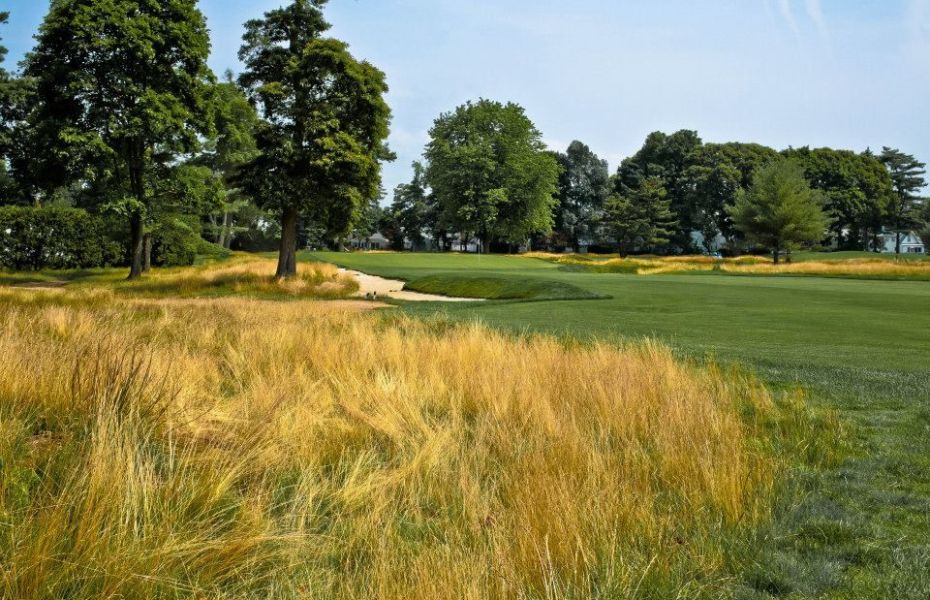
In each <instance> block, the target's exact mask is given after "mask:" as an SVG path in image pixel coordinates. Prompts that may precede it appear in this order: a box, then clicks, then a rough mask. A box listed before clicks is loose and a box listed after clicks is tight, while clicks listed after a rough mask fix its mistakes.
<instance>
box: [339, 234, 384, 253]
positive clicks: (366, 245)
mask: <svg viewBox="0 0 930 600" xmlns="http://www.w3.org/2000/svg"><path fill="white" fill-rule="evenodd" d="M349 247H350V248H352V249H353V250H389V249H390V248H391V240H389V239H387V238H386V237H384V235H382V234H381V232H377V233H373V234H372V235H370V236H368V237H364V238H363V237H353V238H352V239H350V240H349Z"/></svg>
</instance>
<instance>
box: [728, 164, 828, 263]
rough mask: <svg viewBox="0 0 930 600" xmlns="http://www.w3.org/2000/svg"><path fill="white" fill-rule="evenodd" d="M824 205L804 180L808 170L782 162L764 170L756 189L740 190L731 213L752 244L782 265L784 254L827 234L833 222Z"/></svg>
mask: <svg viewBox="0 0 930 600" xmlns="http://www.w3.org/2000/svg"><path fill="white" fill-rule="evenodd" d="M822 202H823V201H822V198H821V195H820V193H819V192H816V191H814V190H812V189H811V187H810V184H808V182H807V180H806V179H805V178H804V170H803V169H802V168H801V167H800V166H799V165H797V164H796V163H794V162H792V161H790V160H787V159H781V160H778V161H775V162H773V163H771V164H769V165H768V166H766V167H763V168H762V169H760V170H759V171H758V172H757V173H756V175H755V177H754V178H753V183H752V187H750V188H749V189H748V190H742V191H740V193H739V194H738V196H737V200H736V203H735V204H734V205H733V206H730V207H728V212H729V213H730V216H731V218H732V219H733V223H734V225H735V226H736V228H737V229H738V230H739V231H741V232H742V233H743V234H744V235H745V236H746V238H747V239H748V240H749V241H750V242H752V243H755V244H759V245H761V246H764V247H765V248H767V249H769V250H771V251H772V254H773V256H774V261H775V264H778V263H779V261H780V259H781V253H782V252H783V251H786V250H792V249H794V248H795V247H796V246H797V245H800V244H810V243H815V242H818V241H820V240H821V239H823V237H824V235H826V232H827V227H828V225H829V221H828V219H827V217H826V215H825V214H824V212H823V209H822Z"/></svg>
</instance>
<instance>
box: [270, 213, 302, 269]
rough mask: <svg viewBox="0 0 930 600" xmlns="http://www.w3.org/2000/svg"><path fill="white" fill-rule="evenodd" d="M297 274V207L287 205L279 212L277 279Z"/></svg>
mask: <svg viewBox="0 0 930 600" xmlns="http://www.w3.org/2000/svg"><path fill="white" fill-rule="evenodd" d="M296 276H297V209H296V208H292V207H288V208H285V209H284V211H283V212H282V213H281V250H280V252H279V253H278V271H277V273H276V274H275V277H277V278H278V279H290V278H293V277H296Z"/></svg>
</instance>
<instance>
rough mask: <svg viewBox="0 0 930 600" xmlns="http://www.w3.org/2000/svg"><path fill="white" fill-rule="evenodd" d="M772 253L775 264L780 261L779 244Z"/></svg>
mask: <svg viewBox="0 0 930 600" xmlns="http://www.w3.org/2000/svg"><path fill="white" fill-rule="evenodd" d="M772 254H773V256H774V258H775V264H776V265H777V264H778V263H779V262H781V248H780V247H779V246H775V249H774V250H773V252H772Z"/></svg>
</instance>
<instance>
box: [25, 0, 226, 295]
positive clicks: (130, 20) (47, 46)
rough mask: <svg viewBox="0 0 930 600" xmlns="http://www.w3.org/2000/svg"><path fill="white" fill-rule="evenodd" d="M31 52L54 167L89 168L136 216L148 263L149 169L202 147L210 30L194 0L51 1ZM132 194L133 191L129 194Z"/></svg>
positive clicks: (136, 234)
mask: <svg viewBox="0 0 930 600" xmlns="http://www.w3.org/2000/svg"><path fill="white" fill-rule="evenodd" d="M36 39H37V41H38V44H37V46H36V48H35V50H34V51H33V53H32V54H30V55H29V56H28V58H27V60H26V74H27V75H29V76H31V77H34V78H35V79H36V81H37V96H38V99H39V102H38V103H37V106H36V108H35V110H34V111H33V114H31V115H30V118H31V120H32V122H33V123H34V127H35V128H36V130H37V131H40V132H42V135H41V136H40V137H41V138H42V139H44V140H45V142H46V143H47V144H48V145H49V147H50V148H52V149H53V150H54V155H53V156H54V158H55V160H54V161H52V162H50V163H49V164H48V165H47V166H48V168H49V169H56V168H57V169H63V170H65V171H70V172H69V173H68V175H69V176H70V177H71V178H72V179H77V178H80V177H83V176H87V175H88V173H87V172H86V171H87V170H88V166H92V167H93V169H94V170H95V171H96V172H95V173H94V174H93V175H92V176H91V177H92V178H95V179H96V180H97V183H99V184H102V185H103V186H104V187H105V188H106V192H107V195H108V196H109V197H110V199H111V200H112V201H113V202H115V203H116V204H117V205H118V206H119V207H120V210H122V211H123V212H124V213H125V215H126V217H127V219H128V221H129V225H130V233H131V238H132V239H131V242H130V247H131V250H132V257H133V261H132V270H131V273H130V277H136V276H139V275H140V274H141V272H142V268H143V264H142V260H143V257H142V253H143V249H142V236H143V226H144V219H145V217H146V214H147V211H148V210H149V209H150V208H153V207H154V206H155V205H156V204H157V202H158V198H157V196H156V195H155V194H153V193H152V189H151V186H150V182H151V177H150V172H151V170H152V169H153V168H154V166H155V165H156V164H157V163H161V164H168V163H170V162H171V156H173V155H175V154H177V153H179V152H187V151H190V150H192V149H193V148H194V147H196V145H197V143H198V138H197V136H198V133H202V132H204V131H206V130H207V129H208V123H207V118H206V113H205V109H204V96H205V92H206V85H205V83H206V81H207V80H208V79H210V78H211V77H212V74H211V73H210V71H209V69H208V67H207V65H206V60H207V57H208V55H209V52H210V39H209V32H208V30H207V25H206V19H205V18H204V16H203V14H201V12H200V11H199V10H198V9H197V1H196V0H167V1H165V2H151V1H147V0H67V1H62V2H53V3H52V5H51V8H50V11H49V13H48V15H47V16H46V17H45V21H44V22H43V24H42V26H41V29H40V31H39V35H38V36H37V38H36ZM128 199H131V201H130V200H128Z"/></svg>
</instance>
